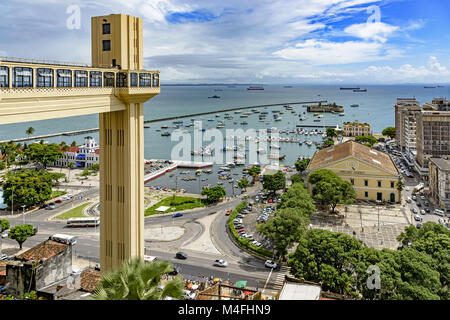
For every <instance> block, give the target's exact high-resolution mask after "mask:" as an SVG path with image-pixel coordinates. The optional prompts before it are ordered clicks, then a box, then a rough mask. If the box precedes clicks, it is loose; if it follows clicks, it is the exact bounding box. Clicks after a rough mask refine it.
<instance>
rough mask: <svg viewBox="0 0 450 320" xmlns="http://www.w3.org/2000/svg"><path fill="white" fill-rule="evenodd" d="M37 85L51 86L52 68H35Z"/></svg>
mask: <svg viewBox="0 0 450 320" xmlns="http://www.w3.org/2000/svg"><path fill="white" fill-rule="evenodd" d="M36 86H37V87H41V88H42V87H53V69H44V68H38V69H37V70H36Z"/></svg>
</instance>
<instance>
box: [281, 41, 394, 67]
mask: <svg viewBox="0 0 450 320" xmlns="http://www.w3.org/2000/svg"><path fill="white" fill-rule="evenodd" d="M274 54H275V55H277V56H279V57H281V58H283V59H289V60H302V61H308V62H310V63H312V64H315V65H327V64H347V63H358V62H368V61H376V60H382V59H388V58H392V57H394V56H398V54H399V52H398V51H387V50H386V49H385V48H384V47H383V46H382V45H381V44H380V43H377V42H361V41H347V42H330V41H326V40H315V39H309V40H306V41H304V42H300V43H297V44H296V45H295V48H292V47H291V48H285V49H282V50H279V51H276V52H274Z"/></svg>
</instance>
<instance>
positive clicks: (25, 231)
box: [8, 224, 34, 250]
mask: <svg viewBox="0 0 450 320" xmlns="http://www.w3.org/2000/svg"><path fill="white" fill-rule="evenodd" d="M32 236H34V227H33V226H32V225H31V224H21V225H18V226H15V227H12V228H11V229H10V230H9V234H8V238H10V239H12V240H16V241H17V243H18V244H19V247H20V250H22V244H23V243H24V242H25V241H26V240H27V239H28V238H29V237H32Z"/></svg>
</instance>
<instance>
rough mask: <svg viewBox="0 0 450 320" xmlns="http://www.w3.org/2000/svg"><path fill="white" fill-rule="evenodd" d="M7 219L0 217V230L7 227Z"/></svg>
mask: <svg viewBox="0 0 450 320" xmlns="http://www.w3.org/2000/svg"><path fill="white" fill-rule="evenodd" d="M9 226H10V224H9V221H8V220H6V219H0V232H3V231H5V230H8V229H9Z"/></svg>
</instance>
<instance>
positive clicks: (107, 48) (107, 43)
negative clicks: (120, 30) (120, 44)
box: [103, 40, 111, 51]
mask: <svg viewBox="0 0 450 320" xmlns="http://www.w3.org/2000/svg"><path fill="white" fill-rule="evenodd" d="M103 51H111V40H103Z"/></svg>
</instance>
